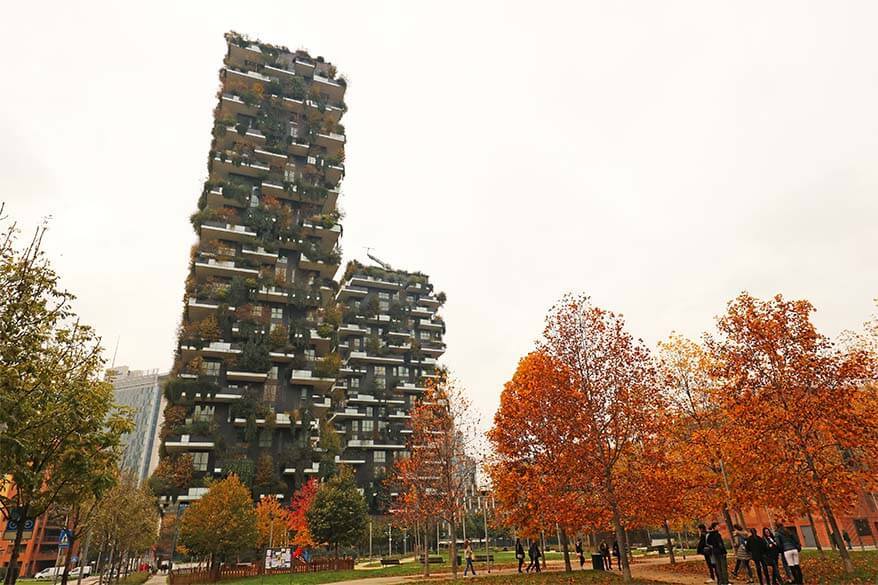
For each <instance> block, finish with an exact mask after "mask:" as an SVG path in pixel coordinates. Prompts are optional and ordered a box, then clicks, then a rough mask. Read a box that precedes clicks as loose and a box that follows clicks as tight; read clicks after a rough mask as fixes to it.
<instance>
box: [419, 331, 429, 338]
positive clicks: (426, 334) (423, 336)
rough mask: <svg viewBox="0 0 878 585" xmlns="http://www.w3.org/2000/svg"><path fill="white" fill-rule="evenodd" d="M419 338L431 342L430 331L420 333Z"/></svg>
mask: <svg viewBox="0 0 878 585" xmlns="http://www.w3.org/2000/svg"><path fill="white" fill-rule="evenodd" d="M418 336H419V337H420V338H421V339H426V340H429V339H430V332H429V331H420V332H418Z"/></svg>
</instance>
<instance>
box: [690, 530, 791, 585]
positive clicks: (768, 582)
mask: <svg viewBox="0 0 878 585" xmlns="http://www.w3.org/2000/svg"><path fill="white" fill-rule="evenodd" d="M733 528H734V532H733V536H732V552H733V554H734V557H735V568H734V570H733V571H732V573H731V574H732V576H733V577H735V578H737V577H738V573H739V572H740V571H741V569H742V568H743V569H745V570H746V571H747V582H748V583H753V582H754V581H753V570H752V568H751V567H750V562H751V561H752V562H753V564H754V565H755V567H756V575H757V577H758V578H759V583H760V585H781V584H782V583H783V580H782V579H781V576H780V564H783V570H784V573H785V574H786V576H787V580H788V581H789V582H791V583H795V584H797V585H801V584H802V583H804V581H803V579H802V568H801V566H800V565H799V552H801V550H802V545H801V544H800V543H799V539H798V538H797V537H796V533H795V532H793V531H790V530H788V529H787V528H786V527H784V526H783V525H782V524H780V523H778V524H776V525H775V528H774V530H773V531H772V530H771V529H769V528H763V529H762V533H761V534H760V533H758V532H757V531H756V529H755V528H751V529H750V530H749V531H747V530H744V529H743V528H741V527H740V526H738V525H737V524H735V525H734V526H733ZM698 530H699V532H700V535H699V538H698V547H697V552H698V554H700V555H703V556H704V560H705V562H706V563H707V570H708V573H709V575H710V580H709V581H707V582H708V583H711V582H715V583H717V585H728V584H729V565H728V559H727V556H728V553H729V551H728V550H727V549H726V544H725V541H724V540H723V537H722V535H721V534H720V531H719V522H714V523H713V524H711V525H710V528H707V527H706V526H705V525H704V524H699V525H698ZM769 568H770V569H771V571H770V572H769Z"/></svg>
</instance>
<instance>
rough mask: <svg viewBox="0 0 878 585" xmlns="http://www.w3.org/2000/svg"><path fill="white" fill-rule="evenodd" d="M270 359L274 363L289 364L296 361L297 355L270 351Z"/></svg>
mask: <svg viewBox="0 0 878 585" xmlns="http://www.w3.org/2000/svg"><path fill="white" fill-rule="evenodd" d="M268 357H269V358H271V361H272V362H280V363H289V362H291V361H293V360H294V359H296V354H294V353H283V352H280V351H270V352H268Z"/></svg>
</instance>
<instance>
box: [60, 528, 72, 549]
mask: <svg viewBox="0 0 878 585" xmlns="http://www.w3.org/2000/svg"><path fill="white" fill-rule="evenodd" d="M70 536H71V535H70V531H69V530H67V529H66V528H62V529H61V532H60V534H58V548H67V547H69V546H70Z"/></svg>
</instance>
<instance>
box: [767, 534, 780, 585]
mask: <svg viewBox="0 0 878 585" xmlns="http://www.w3.org/2000/svg"><path fill="white" fill-rule="evenodd" d="M762 540H764V541H765V562H766V564H768V566H769V567H771V585H781V578H780V567H779V566H778V564H777V562H778V557H780V547H779V546H778V544H777V540H775V538H774V534H772V532H771V530H769V529H768V528H763V529H762Z"/></svg>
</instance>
